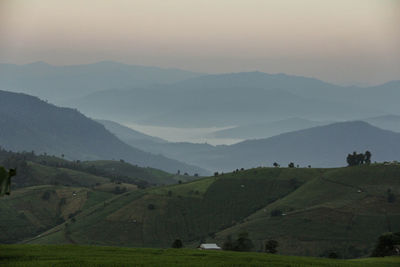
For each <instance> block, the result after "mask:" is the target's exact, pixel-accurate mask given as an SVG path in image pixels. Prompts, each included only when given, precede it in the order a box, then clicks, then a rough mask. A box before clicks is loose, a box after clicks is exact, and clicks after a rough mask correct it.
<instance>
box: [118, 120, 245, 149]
mask: <svg viewBox="0 0 400 267" xmlns="http://www.w3.org/2000/svg"><path fill="white" fill-rule="evenodd" d="M124 125H125V126H127V127H130V128H131V129H133V130H136V131H139V132H142V133H144V134H147V135H151V136H155V137H159V138H162V139H164V140H167V141H170V142H190V143H207V144H210V145H231V144H234V143H238V142H240V141H243V139H234V138H215V137H214V136H213V133H214V132H216V131H219V130H225V129H230V128H233V127H235V126H228V127H210V128H176V127H163V126H153V125H140V124H134V123H124Z"/></svg>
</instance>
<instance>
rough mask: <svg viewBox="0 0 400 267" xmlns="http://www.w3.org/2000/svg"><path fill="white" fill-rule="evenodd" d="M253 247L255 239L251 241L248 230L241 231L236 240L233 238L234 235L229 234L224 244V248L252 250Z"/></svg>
mask: <svg viewBox="0 0 400 267" xmlns="http://www.w3.org/2000/svg"><path fill="white" fill-rule="evenodd" d="M253 247H254V245H253V241H251V239H250V238H249V233H247V232H240V233H239V235H238V238H237V239H236V240H233V239H232V236H230V235H228V236H227V238H226V240H225V242H224V244H223V245H222V248H223V249H224V250H233V251H250V250H251V249H252V248H253Z"/></svg>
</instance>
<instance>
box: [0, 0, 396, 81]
mask: <svg viewBox="0 0 400 267" xmlns="http://www.w3.org/2000/svg"><path fill="white" fill-rule="evenodd" d="M399 25H400V1H399V0H351V1H349V0H334V1H333V0H301V1H299V0H68V1H65V0H0V62H1V63H17V64H25V63H30V62H35V61H45V62H48V63H50V64H55V65H70V64H86V63H93V62H97V61H102V60H113V61H119V62H123V63H128V64H136V65H151V66H160V67H167V68H180V69H185V70H191V71H196V72H205V73H222V72H240V71H255V70H258V71H263V72H268V73H287V74H295V75H302V76H308V77H315V78H319V79H322V80H325V81H329V82H334V83H338V84H357V85H371V84H378V83H383V82H386V81H389V80H399V79H400V26H399Z"/></svg>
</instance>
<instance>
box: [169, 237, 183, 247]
mask: <svg viewBox="0 0 400 267" xmlns="http://www.w3.org/2000/svg"><path fill="white" fill-rule="evenodd" d="M171 247H172V248H182V247H183V243H182V240H180V239H175V241H174V242H173V243H172V246H171Z"/></svg>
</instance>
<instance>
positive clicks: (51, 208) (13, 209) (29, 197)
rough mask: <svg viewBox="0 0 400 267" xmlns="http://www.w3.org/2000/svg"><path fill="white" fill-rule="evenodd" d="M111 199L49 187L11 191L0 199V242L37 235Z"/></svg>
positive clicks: (79, 189)
mask: <svg viewBox="0 0 400 267" xmlns="http://www.w3.org/2000/svg"><path fill="white" fill-rule="evenodd" d="M112 196H114V195H113V194H111V193H106V192H101V191H93V190H90V189H88V188H82V187H64V186H50V185H43V186H35V187H26V188H23V189H19V190H16V191H13V192H12V194H11V195H10V196H8V197H4V198H2V199H1V200H0V211H1V212H0V229H1V233H2V234H1V235H0V243H15V242H18V241H21V240H23V239H26V238H31V237H33V236H37V235H40V234H41V233H42V232H44V231H46V230H47V229H49V228H52V227H54V226H56V225H58V224H60V223H63V222H64V221H65V220H68V219H70V218H72V217H73V216H75V215H76V214H78V213H79V212H81V211H83V210H85V209H87V208H90V207H91V206H92V205H94V204H97V203H99V202H101V201H104V200H106V199H108V198H110V197H112Z"/></svg>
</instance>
